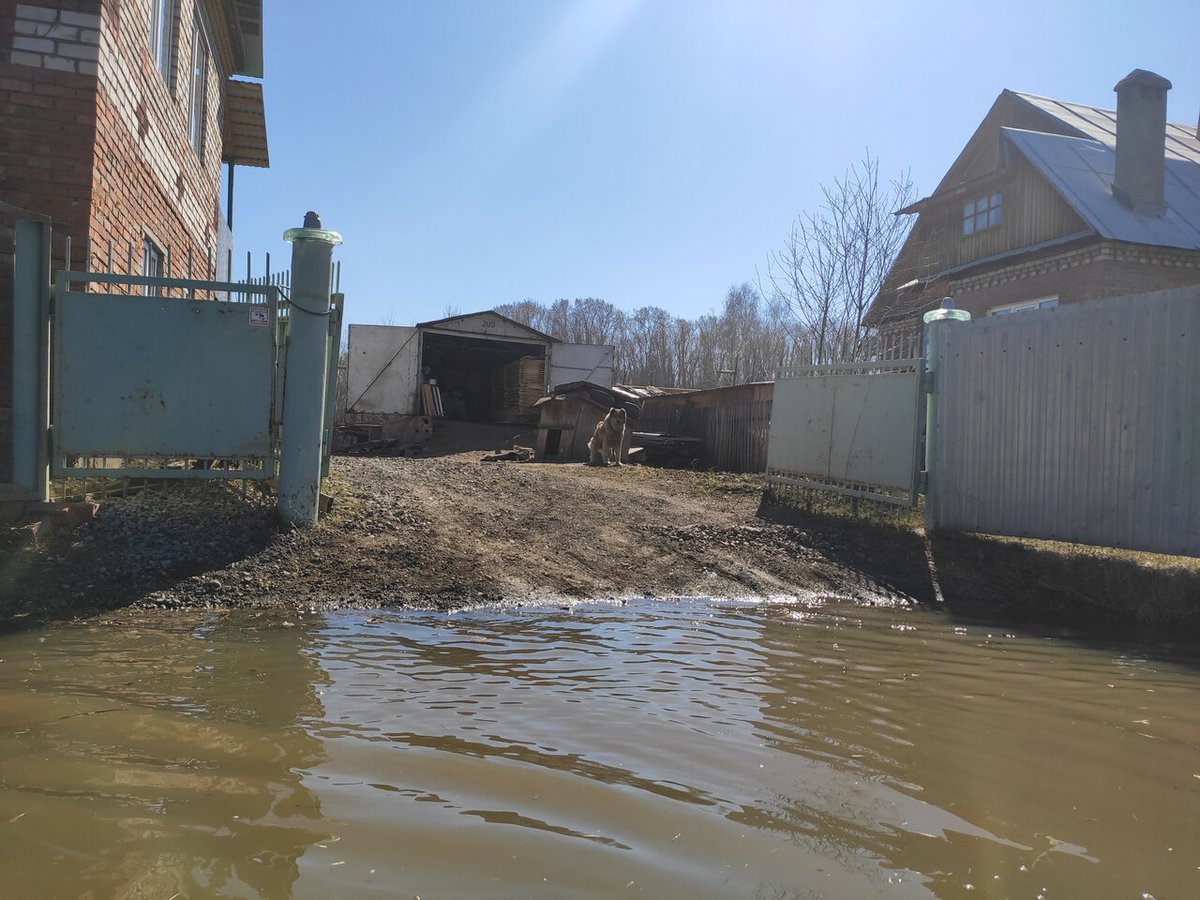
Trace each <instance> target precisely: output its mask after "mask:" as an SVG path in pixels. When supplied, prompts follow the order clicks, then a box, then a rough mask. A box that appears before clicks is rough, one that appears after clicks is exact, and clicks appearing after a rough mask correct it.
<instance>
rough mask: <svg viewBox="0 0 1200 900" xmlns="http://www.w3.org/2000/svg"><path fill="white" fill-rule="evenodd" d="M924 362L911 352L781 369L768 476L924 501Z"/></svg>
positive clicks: (905, 502) (904, 502)
mask: <svg viewBox="0 0 1200 900" xmlns="http://www.w3.org/2000/svg"><path fill="white" fill-rule="evenodd" d="M923 367H924V362H923V360H920V359H904V360H888V361H881V362H864V363H846V364H840V365H828V366H800V367H797V368H795V369H790V370H788V371H785V372H781V373H780V374H779V377H778V379H776V382H775V396H774V402H773V406H772V409H771V434H770V440H769V444H768V448H767V478H768V479H769V480H770V481H772V482H775V483H778V484H791V485H798V486H801V487H812V488H820V489H823V490H829V491H834V492H836V493H842V494H848V495H850V496H855V497H867V498H870V499H872V500H881V501H884V502H888V503H897V504H901V505H905V506H916V505H917V491H918V482H919V477H920V466H919V463H918V450H919V447H920V439H921V432H922V422H923V416H922V410H921V402H922V399H923V395H922V393H921V372H922V370H923Z"/></svg>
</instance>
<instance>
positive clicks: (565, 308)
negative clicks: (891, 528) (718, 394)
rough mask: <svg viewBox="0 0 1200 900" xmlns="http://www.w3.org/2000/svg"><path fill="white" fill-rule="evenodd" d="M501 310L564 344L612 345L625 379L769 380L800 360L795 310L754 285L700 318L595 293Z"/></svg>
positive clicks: (711, 383) (705, 384) (692, 383)
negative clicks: (626, 304) (623, 304)
mask: <svg viewBox="0 0 1200 900" xmlns="http://www.w3.org/2000/svg"><path fill="white" fill-rule="evenodd" d="M496 312H498V313H500V315H502V316H507V317H508V318H510V319H513V320H515V321H517V322H520V323H522V324H524V325H528V326H529V327H531V328H536V329H537V330H538V331H541V332H544V333H545V334H549V335H551V336H552V337H556V338H559V339H561V340H564V341H570V342H572V343H579V344H612V345H613V346H614V347H616V354H615V360H614V368H613V380H614V381H615V382H616V383H618V384H648V385H656V386H659V387H690V388H711V387H720V386H722V385H727V384H741V383H744V382H748V381H768V380H770V379H772V378H774V377H775V373H776V372H777V371H778V370H779V369H781V368H784V367H786V366H789V365H792V364H793V362H795V361H796V358H797V354H796V347H795V344H794V342H793V340H792V336H791V329H790V328H789V325H794V323H790V322H789V321H788V318H789V313H788V311H787V310H786V309H783V308H782V307H780V306H779V305H773V304H770V303H767V302H766V301H764V300H763V298H762V295H760V294H759V292H758V291H757V290H756V289H755V287H754V286H753V285H751V284H742V285H739V286H737V287H732V288H730V289H729V293H728V294H726V296H725V305H724V308H723V309H722V310H721V311H720V313H710V314H709V315H705V316H701V317H699V318H698V319H681V318H678V317H676V316H672V315H671V314H670V313H669V312H667V311H666V310H665V309H661V308H660V307H657V306H643V307H642V308H641V309H638V310H634V311H633V312H625V311H623V310H620V309H617V307H615V306H613V305H612V304H611V303H609V302H607V301H605V300H597V299H596V298H594V297H587V298H584V299H577V300H573V301H572V300H557V301H555V302H554V303H551V304H544V303H538V302H537V301H535V300H521V301H520V302H518V303H506V304H504V305H503V306H497V307H496ZM802 361H804V362H807V361H808V360H807V359H804V360H802Z"/></svg>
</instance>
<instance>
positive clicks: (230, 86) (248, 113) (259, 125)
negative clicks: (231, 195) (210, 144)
mask: <svg viewBox="0 0 1200 900" xmlns="http://www.w3.org/2000/svg"><path fill="white" fill-rule="evenodd" d="M221 157H222V159H224V160H225V161H226V162H230V163H233V164H234V165H235V166H255V167H258V168H262V169H265V168H268V167H269V166H270V165H271V160H270V156H269V154H268V153H267V117H266V112H265V110H264V109H263V92H262V85H261V84H259V83H258V82H255V81H237V80H235V79H233V78H230V79H229V80H228V81H226V82H225V122H224V125H223V134H222V141H221Z"/></svg>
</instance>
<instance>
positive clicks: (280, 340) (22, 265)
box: [0, 216, 344, 521]
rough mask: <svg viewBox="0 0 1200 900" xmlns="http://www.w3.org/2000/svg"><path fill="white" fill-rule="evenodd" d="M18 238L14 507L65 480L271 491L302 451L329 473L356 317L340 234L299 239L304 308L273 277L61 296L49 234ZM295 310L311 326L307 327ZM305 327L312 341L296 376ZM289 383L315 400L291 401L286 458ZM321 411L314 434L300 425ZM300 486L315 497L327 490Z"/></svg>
mask: <svg viewBox="0 0 1200 900" xmlns="http://www.w3.org/2000/svg"><path fill="white" fill-rule="evenodd" d="M314 218H315V216H314ZM306 222H307V218H306ZM14 234H15V240H14V244H15V253H14V279H13V285H14V292H13V343H12V351H11V355H12V365H13V388H12V437H11V450H12V457H11V459H12V477H11V480H10V481H9V482H7V483H5V484H0V500H15V501H18V502H22V501H30V500H35V501H36V500H45V499H48V498H49V494H50V484H49V482H50V479H51V478H54V479H71V478H80V479H84V480H85V483H86V479H88V478H120V479H124V478H138V479H180V478H198V479H236V480H257V481H267V480H272V479H275V478H277V477H280V474H281V470H283V474H284V476H285V477H284V480H285V481H286V480H288V478H289V477H291V476H288V475H287V472H288V471H292V470H290V469H289V465H292V466H293V469H294V464H289V462H288V458H299V456H296V454H297V453H300V454H301V455H303V454H305V453H311V454H312V458H313V459H315V460H317V461H319V463H320V471H319V473H318V472H317V471H316V470H314V471H313V472H312V473H311V477H312V478H315V479H318V480H319V478H320V477H322V476H323V475H326V474H328V470H329V454H330V448H331V445H332V440H331V437H332V434H331V432H332V420H333V405H334V395H335V385H334V384H333V383H332V379H333V378H334V377H335V375H333V374H329V373H336V371H337V353H338V344H339V338H340V335H341V327H342V310H343V303H344V298H343V296H342V295H341V294H340V293H333V291H332V287H333V285H334V284H335V283H337V282H340V274H341V273H340V266H336V267H335V266H333V265H332V263H331V260H330V254H331V252H332V246H333V245H334V244H335V243H338V242H340V237H339V236H337V234H336V233H335V232H326V231H322V230H320V229H319V228H315V229H314V228H308V227H306V228H301V229H291V230H290V231H289V233H288V234H289V235H290V236H291V237H290V238H289V239H291V240H294V241H297V242H299V243H298V246H299V250H297V251H295V252H294V253H293V263H294V262H295V261H296V259H297V256H299V257H300V258H302V259H304V260H305V280H304V282H303V283H297V284H296V285H295V287H294V290H295V292H296V293H297V295H298V296H302V297H304V298H305V299H304V300H303V301H300V300H297V301H296V302H293V300H292V299H291V294H292V291H293V286H292V285H291V284H290V281H289V279H288V278H287V277H286V276H280V275H276V276H274V277H272V276H271V275H269V274H268V275H267V276H265V277H263V278H262V279H259V280H255V279H251V278H250V277H249V276H248V277H247V280H246V281H245V282H217V281H206V280H198V279H193V278H186V279H182V278H170V277H148V276H132V275H118V274H110V273H101V272H68V271H63V272H58V273H57V274H56V275H55V276H54V280H53V285H51V283H50V259H49V257H50V254H49V248H50V241H51V231H50V226H49V223H48V222H46V221H44V220H22V221H18V222H17V223H16V226H15V229H14ZM68 254H69V250H68ZM131 254H132V251H131ZM88 255H89V257H90V253H89V254H88ZM111 255H112V254H111V251H110V253H109V256H110V257H111ZM68 258H69V257H68ZM130 259H131V260H132V255H131V256H130ZM130 265H132V262H131V263H130ZM267 268H268V270H269V268H270V266H269V257H268V264H267ZM189 269H190V264H189ZM335 273H336V276H337V277H336V279H334V274H335ZM293 308H295V310H297V311H298V314H299V315H302V316H306V317H307V318H308V319H310V320H312V321H305V322H302V323H293V322H292V319H293V315H292V312H293ZM318 320H319V321H320V324H319V325H316V323H317V321H318ZM293 324H295V325H297V329H293V327H292V326H293ZM299 325H304V326H305V327H304V329H303V330H304V331H305V334H306V335H307V336H308V337H307V338H306V341H305V347H304V349H303V351H299V350H297V349H295V348H293V352H292V356H293V357H294V358H293V360H292V363H293V366H292V368H291V369H289V368H288V366H287V360H288V345H289V343H295V342H296V338H295V337H294V336H293V331H294V330H296V332H297V334H299V329H298V326H299ZM314 325H316V331H314ZM326 325H327V333H326V334H325V343H324V345H322V344H321V334H322V333H323V332H324V329H325V328H326ZM322 368H323V369H324V372H322V371H321V370H322ZM293 370H294V371H293ZM289 373H290V374H291V375H292V376H293V377H295V378H300V376H304V377H306V378H307V382H306V384H305V390H303V391H301V393H302V394H303V395H304V397H305V398H307V397H308V396H311V397H312V402H311V406H310V405H309V403H308V401H307V399H301V398H300V395H297V397H294V398H292V401H291V402H292V404H293V406H292V407H290V408H292V409H293V412H294V413H296V419H297V422H296V423H293V428H292V431H293V434H292V443H293V444H295V443H296V442H297V441H299V445H298V449H294V450H293V456H292V457H288V452H287V450H286V447H285V449H284V450H282V451H281V446H283V444H282V441H281V439H282V437H283V421H282V420H283V410H284V396H285V381H286V380H287V377H288V374H289ZM305 373H307V375H305ZM327 375H328V382H327V381H326V376H327ZM300 380H304V378H300ZM297 383H299V382H297ZM297 401H298V402H299V406H296V402H297ZM310 409H312V410H313V412H314V415H311V416H308V417H309V419H310V421H312V422H313V423H314V426H315V427H313V428H312V430H311V431H310V430H309V427H308V423H304V422H301V421H300V420H301V419H303V418H304V417H305V415H308V413H307V411H308V410H310ZM302 414H304V415H302ZM309 435H311V438H310V437H309ZM318 442H319V444H320V446H319V447H318ZM289 446H290V445H289ZM305 448H307V449H305ZM318 452H319V454H320V456H319V457H317V456H316V454H317V453H318ZM281 453H282V455H283V456H284V457H287V458H284V459H281ZM307 478H309V475H307V474H306V475H305V476H304V479H307ZM293 480H294V479H293ZM301 481H302V484H303V485H305V487H304V488H303V493H314V494H315V492H316V491H317V490H318V487H317V486H316V484H315V483H313V486H312V487H311V490H309V488H308V485H309V482H308V481H304V480H303V479H302V480H301ZM285 506H286V508H285ZM315 508H316V507H315V506H313V507H312V510H313V511H312V514H311V517H310V515H309V510H308V508H307V507H306V506H303V505H302V508H299V509H300V511H299V512H298V513H297V512H296V507H295V504H292V503H289V504H287V505H285V504H284V503H283V501H282V499H281V512H282V513H283V514H284V516H285V518H289V521H291V520H297V521H302V520H308V519H309V518H311V519H312V520H315ZM297 517H298V518H297Z"/></svg>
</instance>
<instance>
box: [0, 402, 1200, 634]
mask: <svg viewBox="0 0 1200 900" xmlns="http://www.w3.org/2000/svg"><path fill="white" fill-rule="evenodd" d="M514 444H516V445H525V446H530V445H531V444H532V433H531V432H530V431H528V430H526V431H521V430H519V429H514V428H512V427H499V426H496V427H491V428H480V427H472V428H465V427H462V426H455V425H454V424H453V423H446V424H443V426H442V427H441V428H440V429H439V433H438V435H437V437H436V438H435V440H434V442H433V444H432V445H431V446H430V447H429V448H428V450H427V451H426V453H425V454H424V455H422V456H421V457H420V458H413V459H408V458H402V457H397V458H386V457H335V458H334V462H333V471H332V474H331V477H330V479H329V480H328V482H327V483H326V490H327V491H328V492H329V493H331V494H332V496H333V498H334V507H333V510H332V513H331V514H330V515H328V516H326V517H325V518H323V520H322V522H321V523H320V524H319V525H318V526H316V527H314V528H310V529H299V530H288V529H284V528H281V527H280V526H279V525H278V523H277V521H276V518H275V514H274V500H273V498H270V497H263V496H258V495H257V494H256V493H255V492H251V493H250V494H249V495H247V496H243V494H242V493H241V492H240V491H239V490H237V489H235V488H233V487H232V486H227V485H223V484H217V483H207V484H200V485H190V486H174V487H171V488H169V489H155V490H149V491H145V492H142V493H138V494H132V495H130V496H129V497H117V498H113V499H111V500H109V501H106V502H105V503H103V504H102V506H101V509H100V513H99V515H98V517H97V519H96V520H95V521H94V522H92V523H90V524H88V525H85V526H82V527H80V528H78V529H76V530H74V531H71V532H67V533H64V534H59V535H54V536H53V537H51V538H50V539H48V540H44V541H42V542H41V543H40V544H37V545H30V544H28V543H24V544H17V543H16V542H15V541H14V540H13V539H12V536H11V534H10V535H9V536H8V538H4V536H3V535H0V629H3V628H13V627H18V628H19V627H27V626H28V625H31V624H34V623H36V622H38V621H45V620H50V619H66V618H75V617H83V616H88V615H92V614H95V613H100V612H106V611H110V610H114V609H120V608H126V609H131V610H133V611H134V612H136V611H137V610H139V609H146V608H165V609H175V608H195V607H200V608H228V607H255V608H267V609H270V608H275V609H280V610H289V609H299V610H308V609H329V608H335V607H345V606H353V607H359V608H379V607H389V606H391V607H395V606H401V607H413V608H435V609H456V608H463V607H467V606H477V605H495V604H503V603H524V602H551V603H554V602H558V603H569V602H571V601H572V600H577V599H614V600H621V599H626V598H632V597H653V598H672V597H688V596H707V597H724V598H735V597H736V598H746V597H779V598H794V599H798V600H800V601H802V602H811V603H822V602H825V601H828V600H849V601H853V602H858V603H870V604H894V605H903V604H908V603H930V604H937V605H939V606H943V607H944V608H946V609H947V610H949V611H950V612H951V613H952V614H956V615H960V616H962V617H965V618H975V619H979V618H986V619H989V620H992V621H996V622H1003V623H1018V622H1024V621H1037V622H1043V623H1046V622H1050V623H1062V624H1065V625H1068V626H1071V627H1073V628H1079V627H1084V628H1086V629H1088V630H1093V631H1096V630H1099V631H1104V632H1109V633H1112V632H1115V633H1118V634H1121V635H1126V634H1132V633H1134V632H1138V633H1140V634H1143V635H1144V634H1145V633H1146V632H1147V631H1150V632H1158V633H1167V634H1169V635H1170V636H1171V637H1172V638H1178V637H1181V636H1187V638H1188V640H1189V641H1190V640H1195V639H1200V562H1198V561H1195V560H1180V559H1178V558H1157V559H1155V558H1152V557H1151V555H1149V554H1141V555H1130V554H1122V553H1120V552H1115V553H1114V552H1112V551H1097V550H1096V549H1095V548H1078V547H1074V548H1073V547H1070V546H1069V545H1049V544H1047V543H1046V542H1041V543H1037V542H1029V541H1015V540H1009V539H997V538H986V537H982V536H974V535H937V536H934V539H933V541H932V542H927V541H926V540H925V537H924V535H923V534H922V533H921V532H920V531H919V529H917V528H914V527H913V524H912V522H911V521H909V522H907V523H905V522H900V523H896V522H890V523H889V522H873V521H870V520H869V518H864V517H862V516H859V517H854V516H847V515H846V514H845V510H844V509H843V510H841V511H838V512H835V513H829V512H827V511H826V512H823V511H821V510H819V509H818V510H814V509H811V508H810V509H808V510H806V511H801V510H799V509H797V508H796V507H795V506H792V505H784V504H778V503H775V502H772V501H770V500H768V494H767V491H766V488H767V485H766V483H765V481H764V479H763V478H762V477H760V476H746V475H728V474H717V473H707V472H692V471H684V470H667V469H655V468H649V467H642V466H624V467H620V468H616V467H612V468H592V467H589V466H586V465H583V464H582V463H566V464H563V463H545V464H543V463H519V462H483V461H482V457H483V456H484V455H485V454H487V453H491V452H493V451H496V450H501V449H507V448H509V447H511V446H513V445H514ZM843 505H844V504H843ZM1064 548H1065V549H1064Z"/></svg>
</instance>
